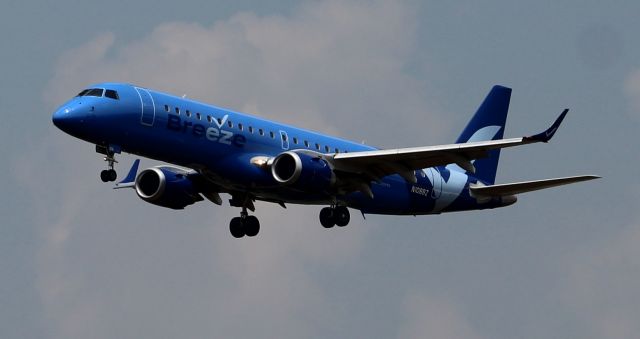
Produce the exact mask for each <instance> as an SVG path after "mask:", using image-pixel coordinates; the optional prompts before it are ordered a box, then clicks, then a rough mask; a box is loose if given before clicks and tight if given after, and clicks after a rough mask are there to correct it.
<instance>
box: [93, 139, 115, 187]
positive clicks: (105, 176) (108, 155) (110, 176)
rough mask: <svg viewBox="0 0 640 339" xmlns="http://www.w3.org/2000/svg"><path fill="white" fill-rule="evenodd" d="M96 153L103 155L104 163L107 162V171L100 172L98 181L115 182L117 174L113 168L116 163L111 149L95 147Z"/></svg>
mask: <svg viewBox="0 0 640 339" xmlns="http://www.w3.org/2000/svg"><path fill="white" fill-rule="evenodd" d="M96 152H98V153H101V154H104V155H105V157H104V161H106V162H107V169H106V170H104V171H102V172H100V179H101V180H102V182H109V181H116V179H117V178H118V173H116V170H115V169H114V168H113V167H114V165H115V164H117V163H118V161H116V158H115V152H114V151H113V150H111V148H108V147H104V146H99V145H96Z"/></svg>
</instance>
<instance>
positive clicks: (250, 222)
mask: <svg viewBox="0 0 640 339" xmlns="http://www.w3.org/2000/svg"><path fill="white" fill-rule="evenodd" d="M258 232H260V221H259V220H258V218H256V217H255V216H253V215H250V216H248V217H246V218H245V219H244V234H245V235H246V236H247V237H255V236H256V235H258Z"/></svg>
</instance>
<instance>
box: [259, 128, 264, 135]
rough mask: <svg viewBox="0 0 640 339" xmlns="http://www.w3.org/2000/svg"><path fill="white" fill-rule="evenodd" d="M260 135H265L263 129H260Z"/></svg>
mask: <svg viewBox="0 0 640 339" xmlns="http://www.w3.org/2000/svg"><path fill="white" fill-rule="evenodd" d="M258 134H260V136H263V135H264V130H263V129H262V128H260V129H258Z"/></svg>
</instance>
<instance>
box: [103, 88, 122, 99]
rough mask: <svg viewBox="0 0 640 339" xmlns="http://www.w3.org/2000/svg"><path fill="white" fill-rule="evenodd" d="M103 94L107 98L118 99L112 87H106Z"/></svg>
mask: <svg viewBox="0 0 640 339" xmlns="http://www.w3.org/2000/svg"><path fill="white" fill-rule="evenodd" d="M104 96H105V97H107V98H111V99H115V100H118V99H119V97H118V92H116V91H114V90H112V89H108V90H106V91H105V92H104Z"/></svg>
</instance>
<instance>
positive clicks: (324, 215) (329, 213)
mask: <svg viewBox="0 0 640 339" xmlns="http://www.w3.org/2000/svg"><path fill="white" fill-rule="evenodd" d="M349 220H351V216H350V215H349V209H347V207H346V206H331V207H325V208H323V209H322V210H320V223H321V224H322V226H323V227H324V228H331V227H333V226H335V225H338V226H339V227H344V226H347V224H349Z"/></svg>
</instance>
